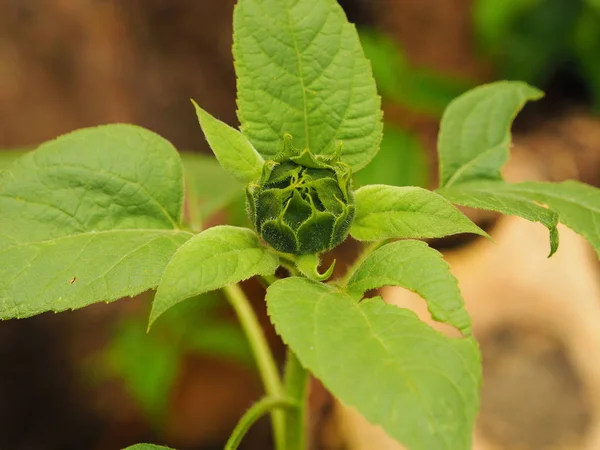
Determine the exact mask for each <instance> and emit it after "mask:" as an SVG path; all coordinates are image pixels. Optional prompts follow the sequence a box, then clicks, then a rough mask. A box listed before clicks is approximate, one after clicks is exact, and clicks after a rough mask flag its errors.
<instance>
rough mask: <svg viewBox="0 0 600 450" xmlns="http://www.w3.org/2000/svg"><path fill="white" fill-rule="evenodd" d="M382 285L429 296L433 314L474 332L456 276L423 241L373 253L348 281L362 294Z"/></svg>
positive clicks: (395, 245)
mask: <svg viewBox="0 0 600 450" xmlns="http://www.w3.org/2000/svg"><path fill="white" fill-rule="evenodd" d="M382 286H402V287H403V288H406V289H409V290H411V291H413V292H416V293H417V294H419V295H420V296H421V297H423V298H424V299H425V300H427V306H428V308H429V311H430V312H431V315H432V317H433V318H434V319H435V320H437V321H438V322H444V323H447V324H450V325H453V326H455V327H456V328H458V329H459V330H460V331H461V332H463V333H464V334H465V335H469V334H471V318H470V317H469V314H468V313H467V310H466V309H465V305H464V301H463V298H462V296H461V294H460V290H459V289H458V284H457V281H456V278H454V276H453V275H452V273H450V268H449V267H448V264H447V263H446V261H444V259H443V258H442V255H441V254H440V253H439V252H438V251H436V250H434V249H432V248H431V247H429V246H428V245H427V244H426V243H425V242H421V241H412V240H406V241H397V242H393V243H391V244H387V245H384V246H383V247H381V248H379V249H377V250H376V251H374V252H373V253H371V254H370V255H369V256H368V257H367V258H366V259H365V260H364V261H363V263H362V264H361V265H360V267H359V268H358V269H357V270H356V272H354V274H353V275H352V277H351V278H350V280H349V281H348V291H349V292H358V293H359V294H360V295H362V294H363V293H364V292H365V291H368V290H369V289H375V288H379V287H382Z"/></svg>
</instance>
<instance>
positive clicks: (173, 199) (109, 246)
mask: <svg viewBox="0 0 600 450" xmlns="http://www.w3.org/2000/svg"><path fill="white" fill-rule="evenodd" d="M182 202H183V180H182V169H181V161H180V159H179V156H178V154H177V151H176V150H175V149H174V148H173V146H172V145H171V144H170V143H169V142H168V141H166V140H165V139H163V138H162V137H160V136H158V135H157V134H155V133H152V132H151V131H148V130H145V129H143V128H140V127H136V126H133V125H106V126H101V127H96V128H87V129H82V130H78V131H74V132H72V133H69V134H66V135H63V136H60V137H59V138H57V139H55V140H53V141H50V142H47V143H45V144H42V145H41V146H40V147H39V148H38V149H37V150H35V151H33V152H31V153H28V154H27V155H25V156H23V157H22V158H19V159H18V160H17V161H15V162H14V164H13V165H11V166H10V167H9V168H8V169H6V170H5V171H3V172H2V173H0V216H1V217H2V220H1V221H0V319H7V318H12V317H27V316H32V315H35V314H39V313H42V312H45V311H64V310H67V309H74V308H80V307H83V306H86V305H89V304H91V303H95V302H99V301H112V300H117V299H119V298H122V297H126V296H131V295H136V294H139V293H141V292H143V291H146V290H148V289H152V288H155V287H156V286H157V285H158V281H159V279H160V277H161V275H162V273H163V271H164V268H165V266H166V265H167V262H168V261H169V259H170V258H171V256H172V255H173V253H175V250H176V249H177V248H178V247H179V246H180V245H181V244H183V243H184V242H185V241H186V240H187V239H188V238H189V237H190V236H191V233H188V232H186V231H183V230H181V229H180V228H179V221H180V218H181V207H182Z"/></svg>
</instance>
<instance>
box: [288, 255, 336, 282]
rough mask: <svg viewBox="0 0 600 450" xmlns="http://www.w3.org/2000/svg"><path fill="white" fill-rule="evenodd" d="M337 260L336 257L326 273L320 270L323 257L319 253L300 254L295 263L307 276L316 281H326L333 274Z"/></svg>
mask: <svg viewBox="0 0 600 450" xmlns="http://www.w3.org/2000/svg"><path fill="white" fill-rule="evenodd" d="M335 261H336V260H335V259H334V260H333V262H332V263H331V265H330V266H329V268H328V269H327V270H326V271H325V272H324V273H320V272H319V266H320V265H321V258H319V256H318V255H315V254H310V255H300V256H298V257H297V258H296V260H295V263H296V268H297V269H298V270H299V271H300V273H302V275H304V276H305V277H306V278H309V279H311V280H314V281H320V282H324V281H327V280H328V279H329V278H330V277H331V275H332V274H333V269H334V268H335Z"/></svg>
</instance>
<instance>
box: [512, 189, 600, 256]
mask: <svg viewBox="0 0 600 450" xmlns="http://www.w3.org/2000/svg"><path fill="white" fill-rule="evenodd" d="M512 188H513V189H514V190H515V191H517V192H519V193H520V194H522V195H525V196H527V197H529V198H531V199H533V200H536V201H538V202H541V203H544V204H546V205H548V206H549V207H550V208H551V209H552V210H554V211H556V212H557V213H558V217H559V219H560V221H561V222H562V223H564V224H565V225H566V226H568V227H569V228H571V229H572V230H573V231H575V232H576V233H579V234H580V235H582V236H583V237H584V238H586V239H587V240H588V241H589V243H590V244H592V247H594V249H595V250H596V253H597V254H598V257H600V189H598V188H596V187H593V186H590V185H587V184H584V183H580V182H578V181H564V182H562V183H541V182H534V181H530V182H526V183H519V184H516V185H513V187H512Z"/></svg>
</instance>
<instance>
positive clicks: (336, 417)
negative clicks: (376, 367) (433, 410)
mask: <svg viewBox="0 0 600 450" xmlns="http://www.w3.org/2000/svg"><path fill="white" fill-rule="evenodd" d="M485 1H486V0H478V1H476V0H444V1H440V0H418V1H417V0H343V1H342V0H340V3H341V4H342V6H343V7H344V8H345V10H346V12H347V14H348V16H349V18H350V20H351V21H353V22H355V23H357V25H358V26H359V29H361V30H363V31H364V30H367V29H369V30H371V31H369V32H368V34H365V49H366V50H367V54H368V55H369V56H370V57H373V58H379V59H378V62H375V60H374V66H375V67H377V66H383V67H387V66H394V67H395V68H396V72H393V73H392V76H387V78H386V76H385V75H384V74H383V75H381V76H379V74H378V71H377V70H376V71H375V72H376V73H375V75H376V78H377V82H378V84H379V87H380V90H381V92H382V95H383V97H384V107H385V113H386V116H385V117H386V136H388V135H389V136H390V138H389V140H388V143H387V146H388V147H389V148H391V150H390V152H391V153H390V152H388V153H387V156H385V157H384V156H382V157H381V158H382V161H384V162H383V164H380V165H379V166H378V165H377V164H375V165H374V166H373V167H375V169H371V172H370V173H368V174H366V175H364V176H363V177H364V178H363V179H362V180H361V182H370V179H369V177H373V178H375V179H381V178H379V177H381V176H383V173H378V172H377V170H376V169H377V167H381V165H383V166H388V167H390V166H391V167H397V171H395V172H394V173H393V174H386V176H388V177H391V179H390V180H387V179H386V180H383V182H390V183H396V184H422V185H427V186H429V187H432V186H434V183H435V168H436V161H435V139H436V134H437V124H438V123H439V117H440V112H441V110H442V109H443V106H445V104H446V103H447V101H448V100H449V99H450V98H452V97H453V96H454V95H456V94H458V93H459V92H461V91H463V90H464V89H466V88H468V87H470V86H474V85H476V84H478V83H482V82H485V81H489V80H494V79H498V78H504V77H508V78H517V79H526V80H528V81H530V82H532V83H534V84H536V85H538V86H539V87H541V88H543V89H544V90H546V92H547V97H546V98H545V99H544V100H543V101H541V102H539V104H536V105H532V106H530V107H527V108H526V111H525V112H524V113H523V114H522V115H521V116H520V118H519V120H518V123H517V124H516V131H517V136H516V139H515V141H516V144H517V145H516V147H515V149H514V157H513V160H512V161H511V164H510V166H509V168H508V169H507V177H508V178H510V179H512V180H522V179H542V180H552V181H558V180H562V179H565V178H576V179H580V180H583V181H586V182H588V183H592V184H594V185H596V186H598V185H599V184H600V183H599V181H600V122H599V120H598V119H597V117H596V116H595V115H594V111H595V110H600V108H599V106H600V96H599V95H598V91H600V69H599V66H600V62H598V64H595V63H594V58H595V59H596V60H600V19H599V17H600V11H598V9H597V8H596V7H594V6H590V5H593V2H592V1H586V0H581V1H579V0H540V1H537V2H536V1H528V0H522V1H520V0H515V1H514V2H512V3H510V2H501V1H500V2H498V1H495V2H494V1H490V2H488V3H487V6H486V5H484V3H485ZM509 3H510V4H509ZM233 4H234V1H233V0H220V1H215V0H213V1H211V0H143V1H142V0H128V1H117V0H0V149H12V148H23V147H30V146H35V145H36V144H39V143H40V142H43V141H45V140H49V139H51V138H54V137H56V136H57V135H58V134H61V133H64V132H67V131H70V130H73V129H76V128H81V127H86V126H91V125H97V124H103V123H110V122H129V123H135V124H139V125H142V126H144V127H147V128H149V129H151V130H153V131H156V132H158V133H159V134H161V135H163V136H164V137H166V138H167V139H169V140H170V141H171V142H173V144H174V145H175V146H176V147H178V148H179V149H184V150H192V151H197V152H204V153H207V152H208V151H209V150H208V148H207V146H206V143H205V141H204V139H203V137H202V134H201V132H200V130H199V127H198V125H197V122H196V119H195V115H194V113H193V110H192V107H191V104H190V102H189V99H190V98H194V99H195V100H196V101H197V102H198V103H200V104H201V105H202V106H203V107H204V108H205V109H206V110H208V111H210V112H211V113H212V114H214V115H215V116H216V117H218V118H220V119H222V120H225V121H226V122H229V123H230V124H236V116H235V74H234V71H233V62H232V56H231V50H230V47H231V17H232V10H233ZM517 4H518V5H520V6H519V7H516V8H514V5H517ZM482 5H483V6H482ZM510 5H512V7H511V6H510ZM494 8H495V9H494ZM506 8H508V9H510V8H513V9H515V11H513V12H512V13H511V14H504V12H506ZM594 8H596V9H594ZM548 11H550V12H548ZM505 16H509V18H508V19H507V18H506V17H505ZM595 30H597V31H595ZM365 33H367V32H366V31H365ZM367 39H370V40H369V41H368V43H369V45H368V47H367ZM390 43H391V45H392V46H395V48H392V50H389V48H388V47H389V45H390ZM390 51H391V53H390ZM527 52H529V53H527ZM387 130H389V134H387ZM393 136H395V137H396V138H397V140H394V139H392V137H393ZM386 139H387V138H386ZM404 144H406V145H404ZM398 146H400V147H402V148H400V149H399V148H398ZM404 148H406V149H409V150H410V151H408V150H406V151H405V150H403V149H404ZM383 158H389V159H387V160H386V159H383ZM407 168H408V169H407ZM410 168H414V169H412V170H411V169H410ZM382 170H383V169H382ZM365 173H367V172H365ZM469 214H472V216H473V217H474V218H475V220H477V221H478V222H479V223H480V224H482V225H483V226H485V227H487V228H488V229H489V230H490V232H491V233H492V235H493V236H495V238H496V240H497V244H494V245H491V244H490V245H491V247H490V248H488V247H486V245H487V244H488V243H482V242H481V241H479V240H475V241H473V240H467V239H463V238H458V239H449V240H442V241H439V242H435V243H433V244H434V245H435V246H437V247H438V248H440V249H442V250H444V251H446V252H447V254H448V258H449V260H450V261H451V263H452V265H453V267H454V268H455V271H456V273H457V276H458V277H459V279H460V282H461V286H463V289H464V290H465V296H466V298H467V304H468V306H469V309H470V311H471V313H472V314H473V316H474V320H475V330H476V333H477V335H478V337H479V338H480V340H481V342H482V352H483V355H484V374H485V383H484V388H483V406H482V412H481V417H480V420H479V425H478V430H477V436H478V437H477V439H476V446H478V447H477V448H480V449H491V450H493V449H507V450H508V449H510V450H545V449H548V450H550V449H553V450H556V449H582V450H587V449H588V448H589V449H590V450H592V449H597V448H600V441H599V440H598V427H599V425H598V424H597V417H598V415H600V401H598V398H597V396H598V392H600V387H599V386H600V373H598V370H597V369H596V365H599V366H600V364H596V363H595V362H594V361H595V360H598V355H600V344H599V345H597V343H598V342H600V339H598V336H597V335H596V332H595V330H594V327H593V323H597V324H600V312H599V311H598V307H599V306H600V288H598V283H599V281H598V280H599V278H600V265H599V264H598V262H597V259H596V258H595V255H594V253H593V251H592V250H591V248H590V247H589V246H587V244H585V243H581V242H580V241H578V240H577V238H575V237H573V239H571V238H570V237H567V238H565V239H563V243H562V247H563V248H562V249H561V250H559V255H557V257H560V258H562V259H560V260H558V259H557V261H558V262H557V263H552V266H548V267H546V266H544V265H543V264H546V261H545V260H544V258H543V257H544V256H545V255H546V252H547V249H546V248H545V247H544V246H543V244H539V245H538V241H537V240H536V239H534V238H532V236H538V235H537V234H536V233H541V235H543V236H544V237H545V235H544V229H543V227H540V228H541V230H540V229H538V226H537V225H533V228H528V227H527V226H528V224H526V225H523V224H522V223H521V221H519V220H516V221H513V220H512V219H504V218H503V219H499V218H498V217H497V216H495V215H492V214H477V213H475V212H472V211H469ZM222 219H223V216H222V215H216V216H215V217H214V218H213V221H214V222H215V223H216V222H218V221H219V220H222ZM522 227H525V228H522ZM565 234H566V235H567V236H569V235H568V232H566V231H565ZM504 236H507V238H506V240H505V239H504V238H503V237H504ZM540 239H541V238H540ZM511 242H516V243H517V244H512V246H511V244H510V243H511ZM354 251H355V246H353V244H352V243H348V245H346V247H345V248H344V249H342V252H344V253H342V256H347V255H352V254H353V252H354ZM488 251H489V256H488ZM534 252H535V253H536V254H540V255H541V257H542V258H541V259H528V258H525V257H524V256H523V255H529V254H533V253H534ZM561 253H562V256H561ZM515 261H519V262H520V263H521V264H522V266H519V267H520V269H519V270H515V269H514V267H515V265H516V264H515ZM486 264H487V265H486ZM509 269H510V270H509ZM503 273H504V274H505V276H500V278H498V276H499V274H503ZM540 273H542V274H543V275H544V276H542V275H540ZM494 280H495V281H494ZM549 280H553V281H557V280H558V282H559V284H558V285H557V286H554V285H552V283H550V281H549ZM560 280H565V282H564V283H562V284H561V283H560ZM494 283H497V284H494ZM511 286H513V287H514V288H512V289H511ZM245 288H246V289H247V290H248V292H249V293H250V294H251V296H252V298H253V299H254V301H255V305H256V308H257V310H258V311H259V312H260V313H261V315H262V319H263V321H264V323H265V329H266V331H267V333H268V336H269V338H270V340H271V342H272V343H273V345H274V347H275V349H276V352H277V355H278V356H279V357H282V356H283V352H282V348H281V344H280V343H279V342H278V339H277V337H276V336H275V335H274V333H273V331H272V330H271V329H270V328H269V326H268V321H267V320H266V318H265V317H264V310H263V307H262V295H263V290H262V288H261V287H260V286H259V285H258V283H247V284H246V285H245ZM386 295H389V297H390V299H391V300H393V301H398V302H399V303H401V304H404V305H409V306H411V307H412V306H413V305H416V306H414V307H415V308H417V309H418V302H414V301H413V303H410V301H409V300H406V299H404V297H402V295H404V294H398V293H397V292H390V293H389V294H386ZM149 300H150V299H149V297H148V296H140V297H139V298H135V299H125V300H122V301H120V302H116V303H113V304H110V305H105V304H100V305H95V306H92V307H89V308H86V309H84V310H80V311H75V312H68V313H62V314H59V315H54V314H44V315H42V316H39V317H34V318H30V319H26V320H20V321H17V320H11V321H7V322H3V323H0V450H82V449H90V450H113V449H120V448H122V447H125V446H127V445H131V444H133V443H136V442H142V441H150V442H155V443H163V444H169V445H171V446H173V447H176V448H179V449H181V450H186V449H197V450H208V449H218V448H222V446H223V444H224V442H225V440H226V438H227V436H228V433H229V432H230V431H231V430H232V428H233V426H234V425H235V423H236V420H237V418H238V417H239V415H240V414H241V413H242V412H243V411H244V410H245V409H246V408H247V407H248V406H249V405H250V404H251V402H252V401H253V400H256V399H258V398H259V396H260V395H261V387H260V382H259V380H258V379H257V376H256V375H255V372H254V369H253V367H252V364H251V363H248V361H247V360H246V357H245V356H244V355H245V353H244V351H245V350H243V349H241V350H239V351H238V350H235V351H230V352H229V353H228V352H227V351H225V350H223V351H221V350H222V346H221V347H220V346H219V345H216V346H213V347H211V346H210V345H207V344H206V343H205V341H203V342H204V344H202V345H197V346H196V347H195V348H194V351H182V352H178V353H177V354H176V356H174V355H175V354H174V353H172V352H170V351H169V350H168V349H167V350H164V348H163V347H160V348H161V349H163V350H164V351H165V353H164V355H166V356H164V358H165V360H167V359H168V361H169V363H168V364H166V363H165V364H163V367H162V368H160V367H159V368H156V367H155V365H156V364H157V363H156V361H155V359H156V358H162V357H163V356H161V355H163V354H162V353H156V352H154V353H153V347H151V346H150V347H148V346H147V344H144V343H142V342H143V339H142V338H138V337H135V336H137V335H136V334H135V333H134V332H133V331H132V330H135V329H137V328H135V327H136V326H138V325H139V323H141V321H143V320H144V317H145V315H146V314H147V311H148V304H149ZM407 302H408V303H407ZM197 314H202V311H198V312H197ZM210 314H214V315H215V317H218V318H219V320H222V321H224V322H225V323H226V324H228V325H230V326H235V321H234V320H233V318H232V315H231V313H230V311H229V310H228V309H227V308H226V305H225V307H221V306H219V305H218V304H217V305H216V306H214V308H213V310H211V313H210ZM500 319H502V320H500ZM586 320H587V322H586ZM594 321H595V322H594ZM174 323H175V324H176V326H179V325H177V324H179V322H174ZM132 324H133V325H132ZM136 324H137V325H136ZM559 324H560V325H559ZM186 326H189V325H186ZM192 326H193V325H192ZM597 328H598V330H600V325H599V326H598V327H597ZM123 330H126V331H125V332H123ZM228 330H229V328H228ZM582 330H583V331H582ZM228 333H229V331H228ZM233 334H235V333H233ZM132 336H133V337H132ZM233 341H235V339H233ZM161 345H162V343H161ZM173 345H175V346H176V345H178V344H177V343H174V344H173ZM233 345H234V344H232V346H233ZM235 345H238V344H235ZM238 347H239V345H238ZM238 347H236V348H238ZM203 349H204V350H203ZM215 349H216V350H215ZM219 349H221V350H219ZM161 351H162V350H161ZM127 352H130V353H127ZM145 352H146V353H149V354H150V356H148V357H142V356H143V355H144V354H145ZM128 354H129V355H136V356H135V357H133V356H132V357H131V358H130V359H131V360H132V361H133V362H132V363H131V364H128V361H125V362H124V361H123V360H124V359H125V360H127V359H128V358H127V355H128ZM123 355H125V356H123ZM137 355H140V356H139V358H138V357H137ZM152 355H159V356H157V357H156V358H154V357H153V356H152ZM158 365H160V364H158ZM166 365H168V367H165V366H166ZM107 366H110V368H107ZM140 374H141V375H140ZM149 374H154V375H155V376H154V375H149ZM144 375H146V376H148V377H150V376H154V378H153V380H152V382H149V384H148V386H149V387H148V389H146V390H144V389H141V388H140V389H137V387H139V386H138V385H139V384H140V382H139V380H140V378H139V377H140V376H141V377H142V380H143V376H144ZM161 377H163V378H161ZM143 381H144V382H143V383H141V384H144V383H145V380H143ZM163 381H164V382H163ZM156 386H159V387H160V389H159V390H160V392H159V393H158V394H157V393H156V392H157V388H156ZM161 410H164V411H165V412H164V413H161V412H160V411H161ZM157 411H158V412H157ZM311 414H312V420H311V441H312V445H313V448H315V449H318V448H321V449H331V450H333V449H346V448H347V449H353V448H355V449H359V448H360V449H386V448H390V449H391V448H395V447H393V446H391V444H389V443H385V436H381V432H380V431H377V430H372V429H371V428H370V427H369V426H368V424H365V423H363V422H361V421H360V418H356V417H355V415H354V413H352V412H351V411H350V410H348V409H346V408H344V407H343V406H341V405H338V404H337V403H335V402H334V400H333V399H332V398H331V397H330V396H329V395H328V394H327V393H326V392H325V391H324V390H323V389H322V388H321V387H320V386H319V385H318V383H314V385H313V391H312V396H311ZM243 448H245V449H268V448H270V432H269V427H268V422H267V421H263V422H261V423H260V424H259V425H258V426H257V427H256V428H255V429H253V430H252V432H251V434H250V435H249V436H248V439H247V440H246V441H245V442H244V447H243ZM432 450H436V449H432Z"/></svg>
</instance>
